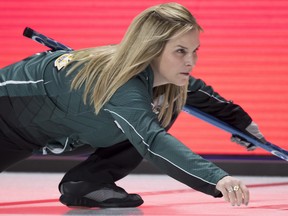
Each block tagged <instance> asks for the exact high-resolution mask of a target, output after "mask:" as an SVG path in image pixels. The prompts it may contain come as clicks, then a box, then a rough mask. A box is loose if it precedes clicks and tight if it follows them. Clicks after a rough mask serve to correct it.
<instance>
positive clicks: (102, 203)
mask: <svg viewBox="0 0 288 216" xmlns="http://www.w3.org/2000/svg"><path fill="white" fill-rule="evenodd" d="M59 190H60V192H61V194H62V195H61V197H60V202H61V203H63V204H64V205H66V206H68V207H82V208H83V207H86V208H87V207H88V208H93V207H98V208H129V207H137V206H140V205H141V204H143V202H144V201H143V200H142V198H141V197H140V196H139V195H138V194H128V193H127V192H126V191H125V190H124V189H123V188H121V187H118V186H116V184H103V185H95V184H93V183H91V182H84V181H79V182H65V183H62V184H61V185H60V187H59Z"/></svg>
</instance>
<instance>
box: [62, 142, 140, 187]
mask: <svg viewBox="0 0 288 216" xmlns="http://www.w3.org/2000/svg"><path fill="white" fill-rule="evenodd" d="M141 161H142V156H141V155H140V154H139V153H138V152H137V150H136V149H135V148H134V147H133V145H132V144H131V143H130V142H129V141H128V140H127V141H124V142H121V143H118V144H116V145H114V146H111V147H107V148H98V149H96V151H95V152H94V153H93V154H91V155H90V156H89V157H88V159H87V160H85V161H83V162H82V163H80V164H78V165H77V166H75V167H74V168H72V169H71V170H69V171H68V172H67V173H66V174H65V176H64V177H63V179H62V181H61V183H63V182H67V181H86V182H93V183H94V184H102V183H114V182H115V181H117V180H119V179H121V178H123V177H125V176H126V175H128V174H129V173H130V172H131V171H132V170H133V169H135V168H136V167H137V166H138V165H139V164H140V162H141ZM61 183H60V184H61Z"/></svg>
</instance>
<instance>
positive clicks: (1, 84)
mask: <svg viewBox="0 0 288 216" xmlns="http://www.w3.org/2000/svg"><path fill="white" fill-rule="evenodd" d="M39 82H44V80H43V79H41V80H36V81H33V80H29V81H17V80H7V81H5V82H2V83H0V86H6V85H26V84H35V83H39Z"/></svg>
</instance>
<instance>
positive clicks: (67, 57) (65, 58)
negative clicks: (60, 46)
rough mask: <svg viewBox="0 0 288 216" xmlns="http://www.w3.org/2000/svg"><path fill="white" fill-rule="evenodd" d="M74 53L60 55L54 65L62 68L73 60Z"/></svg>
mask: <svg viewBox="0 0 288 216" xmlns="http://www.w3.org/2000/svg"><path fill="white" fill-rule="evenodd" d="M72 58H73V54H68V53H67V54H63V55H61V56H60V57H58V58H57V59H56V60H55V62H54V66H55V67H56V68H57V70H58V71H59V70H61V69H62V68H63V67H65V66H66V65H68V63H69V62H70V61H71V60H72Z"/></svg>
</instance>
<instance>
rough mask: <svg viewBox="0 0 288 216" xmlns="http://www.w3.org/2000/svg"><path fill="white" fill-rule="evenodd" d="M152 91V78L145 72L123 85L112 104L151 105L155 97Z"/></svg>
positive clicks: (113, 98) (112, 99)
mask: <svg viewBox="0 0 288 216" xmlns="http://www.w3.org/2000/svg"><path fill="white" fill-rule="evenodd" d="M152 89H153V86H152V85H151V81H150V77H149V76H148V75H147V71H146V70H145V71H143V72H141V73H140V74H138V75H137V76H135V77H133V78H132V79H130V80H129V81H127V82H126V83H125V84H124V85H122V86H121V87H120V88H119V89H118V90H117V91H116V92H115V93H114V95H113V96H112V98H111V103H117V104H124V103H125V104H127V103H141V102H145V103H148V104H150V103H151V100H152V97H153V93H152Z"/></svg>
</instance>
